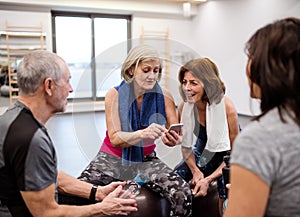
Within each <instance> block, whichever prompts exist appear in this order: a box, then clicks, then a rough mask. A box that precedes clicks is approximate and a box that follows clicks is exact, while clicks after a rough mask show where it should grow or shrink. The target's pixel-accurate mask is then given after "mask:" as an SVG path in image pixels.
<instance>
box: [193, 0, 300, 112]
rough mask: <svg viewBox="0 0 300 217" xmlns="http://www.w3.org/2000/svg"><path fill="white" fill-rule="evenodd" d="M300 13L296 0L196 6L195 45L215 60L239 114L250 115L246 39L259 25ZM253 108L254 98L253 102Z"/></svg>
mask: <svg viewBox="0 0 300 217" xmlns="http://www.w3.org/2000/svg"><path fill="white" fill-rule="evenodd" d="M288 16H295V17H298V18H299V17H300V1H299V0H226V1H211V2H207V3H206V4H203V5H202V6H200V7H199V10H198V16H197V17H196V18H195V19H194V20H193V24H192V25H193V26H196V27H197V28H194V32H193V36H194V38H193V41H194V45H195V47H196V48H195V49H196V50H197V51H198V52H199V53H200V54H201V55H202V56H207V57H209V58H211V59H212V60H214V61H215V62H216V64H217V65H218V67H219V70H220V73H221V77H222V79H223V80H224V82H225V84H226V87H227V95H228V96H229V97H230V98H231V99H232V100H233V102H234V104H235V105H236V107H237V110H238V112H239V113H240V114H246V115H251V114H252V111H251V110H250V105H251V104H250V97H249V88H248V84H247V80H246V76H245V66H246V60H247V58H246V55H245V53H244V46H245V42H246V41H247V40H248V39H249V38H250V36H251V35H252V34H253V33H254V32H255V31H256V30H257V29H258V28H260V27H262V26H264V25H266V24H267V23H269V22H273V21H274V20H276V19H280V18H284V17H288ZM252 103H253V106H254V112H255V111H256V112H257V111H258V109H257V108H258V107H257V105H258V104H257V102H256V103H255V102H252Z"/></svg>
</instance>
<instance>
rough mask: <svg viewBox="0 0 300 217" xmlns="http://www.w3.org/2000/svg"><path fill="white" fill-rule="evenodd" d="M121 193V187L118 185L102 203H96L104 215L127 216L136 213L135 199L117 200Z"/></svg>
mask: <svg viewBox="0 0 300 217" xmlns="http://www.w3.org/2000/svg"><path fill="white" fill-rule="evenodd" d="M121 193H122V186H121V185H119V186H118V187H117V188H116V189H115V190H114V191H112V192H111V193H110V194H108V195H107V196H106V197H105V198H104V199H103V201H102V202H100V203H98V204H97V205H99V208H100V209H101V211H102V214H104V215H128V214H129V213H130V212H134V211H137V207H136V206H137V204H136V199H135V198H133V197H130V198H128V199H124V198H119V196H120V194H121Z"/></svg>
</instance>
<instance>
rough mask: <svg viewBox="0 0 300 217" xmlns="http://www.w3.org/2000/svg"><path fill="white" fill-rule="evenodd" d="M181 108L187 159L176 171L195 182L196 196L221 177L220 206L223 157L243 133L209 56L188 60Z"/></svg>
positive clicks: (181, 75)
mask: <svg viewBox="0 0 300 217" xmlns="http://www.w3.org/2000/svg"><path fill="white" fill-rule="evenodd" d="M178 80H179V82H180V89H179V91H180V94H181V97H182V99H183V102H181V104H180V105H179V108H178V118H179V120H181V122H182V123H183V124H184V126H183V129H182V134H183V138H182V144H181V150H182V156H183V160H182V162H180V163H179V164H178V165H177V166H176V167H175V172H176V173H178V174H179V175H180V176H182V177H183V178H184V179H185V180H186V181H187V182H190V183H191V185H192V186H193V190H192V193H193V195H194V196H195V197H199V196H205V195H206V194H207V190H208V187H209V184H210V183H211V182H212V181H214V180H217V181H218V190H219V197H220V203H219V204H220V205H219V207H220V209H219V211H221V207H222V202H223V201H224V198H225V197H226V195H225V187H224V185H223V184H222V168H223V167H224V166H225V164H224V162H223V157H224V156H225V155H226V154H228V153H230V150H231V145H232V143H233V141H234V139H235V137H236V136H237V135H238V133H239V125H238V116H237V112H236V109H235V107H234V105H233V103H232V101H231V100H230V99H229V98H228V97H225V96H224V94H225V85H224V83H223V82H222V80H221V79H220V77H219V72H218V69H217V66H216V65H215V64H214V63H213V62H212V61H211V60H210V59H208V58H199V59H194V60H191V61H189V62H187V63H186V64H185V65H184V66H182V67H181V68H180V70H179V75H178Z"/></svg>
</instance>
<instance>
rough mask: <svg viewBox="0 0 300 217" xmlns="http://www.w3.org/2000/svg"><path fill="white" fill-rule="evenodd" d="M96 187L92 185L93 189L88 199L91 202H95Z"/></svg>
mask: <svg viewBox="0 0 300 217" xmlns="http://www.w3.org/2000/svg"><path fill="white" fill-rule="evenodd" d="M97 189H98V186H97V185H93V187H92V188H91V193H90V197H89V199H90V200H91V201H96V192H97Z"/></svg>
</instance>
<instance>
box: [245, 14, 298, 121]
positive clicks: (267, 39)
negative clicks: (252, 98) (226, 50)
mask: <svg viewBox="0 0 300 217" xmlns="http://www.w3.org/2000/svg"><path fill="white" fill-rule="evenodd" d="M245 51H246V53H247V55H248V57H249V59H250V60H251V64H250V72H249V73H250V75H249V78H250V80H251V81H252V82H253V83H255V84H257V85H258V86H259V87H260V89H261V105H260V107H261V111H262V113H261V114H260V115H259V116H257V117H256V119H259V118H260V117H262V116H263V115H264V114H266V113H267V112H268V111H270V110H271V109H273V108H275V107H277V108H278V110H279V113H280V117H281V119H282V121H284V119H283V116H282V110H285V111H287V113H288V114H289V115H290V116H291V117H292V118H293V119H294V121H295V122H296V123H297V124H298V125H300V19H298V18H285V19H282V20H278V21H276V22H274V23H271V24H268V25H266V26H264V27H262V28H261V29H259V30H257V31H256V32H255V34H254V35H253V36H252V37H251V38H250V39H249V41H248V42H247V43H246V47H245ZM250 88H251V91H252V87H250Z"/></svg>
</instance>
